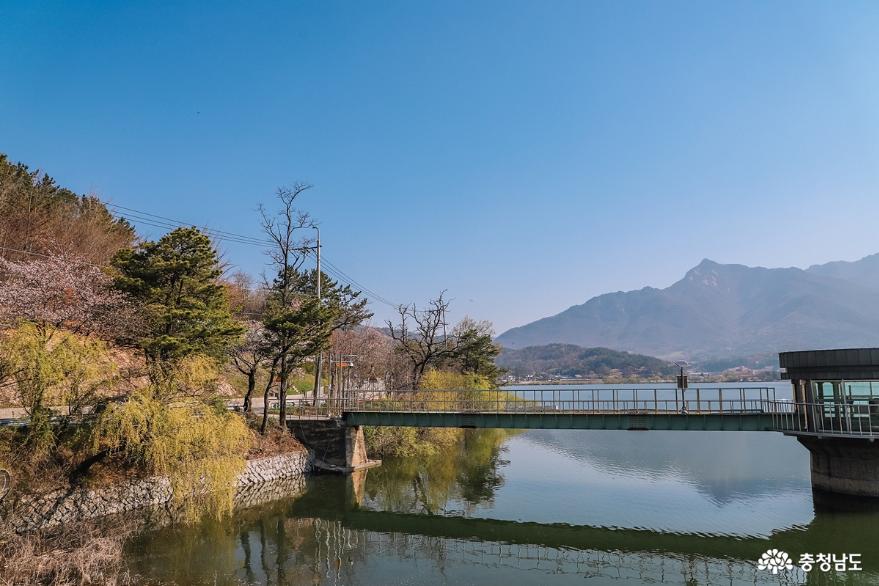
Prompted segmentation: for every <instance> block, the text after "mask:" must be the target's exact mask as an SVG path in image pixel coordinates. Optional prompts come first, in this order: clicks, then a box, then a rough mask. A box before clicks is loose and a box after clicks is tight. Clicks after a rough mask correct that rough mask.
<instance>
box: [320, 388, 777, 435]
mask: <svg viewBox="0 0 879 586" xmlns="http://www.w3.org/2000/svg"><path fill="white" fill-rule="evenodd" d="M672 394H674V395H675V396H674V397H671V395H672ZM322 407H323V411H324V412H325V413H327V414H334V415H336V416H338V417H341V418H342V419H344V421H345V422H346V423H347V424H348V425H370V426H403V427H459V428H507V429H603V430H678V431H686V430H692V431H774V430H776V429H778V425H779V424H780V422H778V421H776V420H777V419H778V416H780V415H782V414H787V413H790V412H791V411H792V410H793V405H792V404H791V403H790V402H786V401H779V400H777V399H776V398H775V389H774V388H771V387H751V388H747V387H742V388H720V387H700V388H694V389H691V390H689V391H686V392H685V393H683V394H681V393H680V392H679V391H675V390H674V389H661V388H656V389H635V388H614V389H582V388H571V389H559V388H547V389H529V390H494V391H469V390H418V391H389V392H374V391H350V392H347V393H346V394H345V395H344V396H342V397H339V398H331V399H328V400H326V401H324V403H323V404H322ZM303 412H307V411H303Z"/></svg>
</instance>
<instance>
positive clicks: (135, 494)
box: [0, 451, 312, 532]
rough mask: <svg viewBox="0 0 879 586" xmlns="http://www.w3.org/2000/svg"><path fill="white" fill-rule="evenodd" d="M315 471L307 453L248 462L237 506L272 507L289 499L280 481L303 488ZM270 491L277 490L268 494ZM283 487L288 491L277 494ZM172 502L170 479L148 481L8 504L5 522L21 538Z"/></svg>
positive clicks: (240, 482)
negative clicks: (275, 498) (279, 500)
mask: <svg viewBox="0 0 879 586" xmlns="http://www.w3.org/2000/svg"><path fill="white" fill-rule="evenodd" d="M311 467H312V456H311V454H310V453H309V452H304V451H303V452H295V453H290V454H283V455H280V456H272V457H269V458H260V459H258V460H250V461H248V462H247V466H246V467H245V469H244V471H243V472H242V473H241V474H240V475H239V476H238V481H237V489H236V494H235V502H236V505H237V506H250V505H253V504H257V503H258V502H266V500H271V497H272V496H275V494H276V493H278V494H277V496H278V498H280V497H283V496H285V495H284V494H282V492H283V490H286V489H287V485H288V484H289V483H288V482H282V483H278V482H275V481H279V480H290V481H292V482H301V481H303V479H304V477H305V475H306V474H307V473H308V472H310V471H311ZM267 485H270V486H271V487H272V490H269V491H266V490H263V489H264V488H265V486H267ZM277 487H281V489H283V490H280V489H278V490H275V489H276V488H277ZM170 500H171V486H170V483H169V481H168V479H167V478H147V479H143V480H134V481H131V482H127V483H124V484H120V485H116V486H110V487H107V488H102V489H97V490H87V489H71V490H68V491H62V490H59V491H56V492H53V493H51V494H47V495H44V496H41V497H25V498H22V499H18V501H17V502H13V503H4V505H6V506H8V507H11V510H10V511H8V512H7V515H6V518H5V519H3V520H0V522H2V523H9V524H10V525H11V526H12V527H13V528H14V530H15V531H17V532H25V531H34V530H36V529H42V528H47V527H52V526H56V525H61V524H65V523H70V522H74V521H85V520H88V519H96V518H98V517H105V516H107V515H115V514H119V513H124V512H127V511H134V510H138V509H149V508H151V509H156V508H161V507H164V505H165V504H166V503H168V502H169V501H170Z"/></svg>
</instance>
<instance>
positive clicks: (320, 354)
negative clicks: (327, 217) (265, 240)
mask: <svg viewBox="0 0 879 586" xmlns="http://www.w3.org/2000/svg"><path fill="white" fill-rule="evenodd" d="M312 228H314V229H315V230H317V302H318V305H320V303H321V301H323V299H322V298H321V294H320V282H321V281H322V279H321V272H320V227H319V226H312ZM323 355H324V352H323V350H318V351H317V359H316V362H315V365H314V391H313V396H314V405H315V406H317V395H318V392H319V391H320V387H321V376H320V375H321V370H323V369H322V368H321V366H323V365H322V364H321V363H322V362H323Z"/></svg>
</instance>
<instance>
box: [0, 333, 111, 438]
mask: <svg viewBox="0 0 879 586" xmlns="http://www.w3.org/2000/svg"><path fill="white" fill-rule="evenodd" d="M0 355H2V357H3V358H2V360H3V363H4V364H3V371H4V372H5V373H7V375H8V377H9V378H10V379H11V381H12V382H13V383H14V394H15V400H16V403H17V404H18V405H19V406H21V407H23V408H24V409H25V411H26V412H27V414H28V417H29V420H30V421H29V425H28V440H27V441H28V443H29V444H30V445H31V446H32V447H33V449H34V450H35V452H36V453H37V454H44V453H45V452H46V451H47V450H48V449H49V448H50V447H52V446H53V445H54V432H53V427H52V423H51V417H52V415H53V414H52V412H51V411H50V410H49V407H50V406H54V405H66V406H67V409H68V412H67V414H68V415H81V414H82V413H83V411H84V410H85V409H86V408H87V407H89V406H92V405H94V403H95V402H96V401H97V398H98V394H99V392H100V391H101V390H102V389H105V388H108V387H109V386H110V385H111V384H112V383H113V382H114V375H115V372H116V366H115V364H114V362H113V360H112V357H111V356H110V353H109V350H108V348H107V346H106V344H105V343H104V342H102V341H100V340H96V339H93V338H88V337H84V336H80V335H77V334H73V333H71V332H67V331H64V330H54V329H52V328H39V327H37V326H36V325H34V324H31V323H27V322H25V323H23V324H21V325H20V326H18V327H17V328H15V329H12V330H9V331H8V332H6V334H5V335H4V336H3V338H2V339H0Z"/></svg>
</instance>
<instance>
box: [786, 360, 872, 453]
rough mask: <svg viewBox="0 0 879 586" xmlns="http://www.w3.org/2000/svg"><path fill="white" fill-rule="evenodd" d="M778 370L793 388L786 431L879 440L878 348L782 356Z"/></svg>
mask: <svg viewBox="0 0 879 586" xmlns="http://www.w3.org/2000/svg"><path fill="white" fill-rule="evenodd" d="M779 364H780V366H781V368H782V373H783V374H782V377H783V378H786V379H789V380H790V381H791V383H792V385H793V394H794V397H793V399H794V405H795V407H794V408H795V412H796V415H797V417H796V419H795V420H794V421H793V423H794V425H793V426H792V428H791V429H789V430H788V431H793V432H800V433H806V434H817V435H827V434H833V435H847V436H858V437H863V436H870V437H872V436H873V435H879V348H849V349H841V350H808V351H801V352H783V353H781V354H779Z"/></svg>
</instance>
